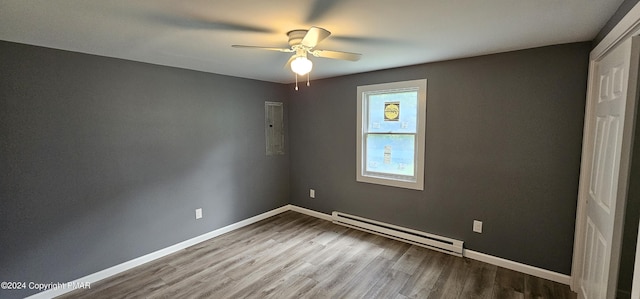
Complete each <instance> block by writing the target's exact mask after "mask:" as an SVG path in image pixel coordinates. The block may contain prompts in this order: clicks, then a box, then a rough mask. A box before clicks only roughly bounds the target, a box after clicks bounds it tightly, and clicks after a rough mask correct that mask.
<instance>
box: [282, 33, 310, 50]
mask: <svg viewBox="0 0 640 299" xmlns="http://www.w3.org/2000/svg"><path fill="white" fill-rule="evenodd" d="M307 31H308V30H304V29H296V30H291V31H289V32H287V36H289V46H292V47H293V46H296V45H300V43H301V42H302V39H303V38H304V36H305V35H307Z"/></svg>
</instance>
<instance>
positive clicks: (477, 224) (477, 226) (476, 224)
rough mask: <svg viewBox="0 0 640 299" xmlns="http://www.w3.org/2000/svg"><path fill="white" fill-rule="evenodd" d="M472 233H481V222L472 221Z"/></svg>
mask: <svg viewBox="0 0 640 299" xmlns="http://www.w3.org/2000/svg"><path fill="white" fill-rule="evenodd" d="M473 231H474V232H476V233H479V234H481V233H482V221H478V220H473Z"/></svg>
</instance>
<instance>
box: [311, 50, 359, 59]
mask: <svg viewBox="0 0 640 299" xmlns="http://www.w3.org/2000/svg"><path fill="white" fill-rule="evenodd" d="M311 54H312V55H313V56H316V57H323V58H331V59H341V60H350V61H358V60H360V57H361V56H362V54H358V53H350V52H341V51H329V50H315V51H311Z"/></svg>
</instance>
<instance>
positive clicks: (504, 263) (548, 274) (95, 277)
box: [27, 204, 571, 299]
mask: <svg viewBox="0 0 640 299" xmlns="http://www.w3.org/2000/svg"><path fill="white" fill-rule="evenodd" d="M286 211H294V212H298V213H301V214H305V215H309V216H312V217H316V218H320V219H323V220H327V221H332V220H333V219H332V217H331V215H329V214H325V213H321V212H317V211H314V210H310V209H307V208H303V207H298V206H295V205H291V204H289V205H286V206H283V207H280V208H277V209H274V210H271V211H268V212H265V213H262V214H260V215H256V216H253V217H251V218H248V219H245V220H242V221H239V222H236V223H233V224H230V225H227V226H225V227H222V228H219V229H216V230H214V231H211V232H208V233H206V234H203V235H200V236H197V237H194V238H191V239H189V240H186V241H183V242H180V243H178V244H175V245H171V246H169V247H166V248H163V249H160V250H158V251H155V252H152V253H149V254H147V255H143V256H141V257H138V258H135V259H132V260H130V261H127V262H124V263H122V264H119V265H115V266H113V267H111V268H107V269H104V270H102V271H99V272H96V273H93V274H90V275H87V276H84V277H82V278H78V279H76V280H74V281H71V282H69V283H68V284H67V285H82V283H85V284H86V283H90V284H92V283H95V282H98V281H100V280H103V279H105V278H108V277H111V276H113V275H116V274H119V273H122V272H124V271H127V270H129V269H132V268H135V267H137V266H140V265H142V264H145V263H148V262H151V261H153V260H156V259H159V258H161V257H164V256H167V255H169V254H172V253H174V252H177V251H179V250H182V249H185V248H187V247H190V246H193V245H196V244H198V243H201V242H204V241H207V240H209V239H212V238H215V237H217V236H219V235H222V234H225V233H228V232H230V231H233V230H236V229H239V228H241V227H244V226H247V225H249V224H253V223H256V222H258V221H260V220H264V219H267V218H269V217H272V216H275V215H278V214H280V213H283V212H286ZM464 256H465V257H467V258H470V259H474V260H478V261H481V262H485V263H488V264H492V265H496V266H499V267H503V268H507V269H511V270H514V271H518V272H522V273H526V274H529V275H533V276H537V277H540V278H544V279H548V280H551V281H555V282H558V283H562V284H566V285H569V283H570V282H571V277H570V276H568V275H564V274H560V273H556V272H553V271H549V270H545V269H541V268H537V267H533V266H529V265H525V264H521V263H518V262H514V261H510V260H506V259H503V258H499V257H495V256H491V255H488V254H484V253H480V252H475V251H472V250H468V249H465V250H464ZM70 291H72V289H68V288H58V289H50V290H47V291H43V292H40V293H37V294H34V295H32V296H29V297H27V298H28V299H44V298H53V297H57V296H60V295H63V294H65V293H68V292H70Z"/></svg>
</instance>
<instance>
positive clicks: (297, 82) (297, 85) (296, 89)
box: [296, 74, 298, 90]
mask: <svg viewBox="0 0 640 299" xmlns="http://www.w3.org/2000/svg"><path fill="white" fill-rule="evenodd" d="M296 90H298V74H296Z"/></svg>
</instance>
